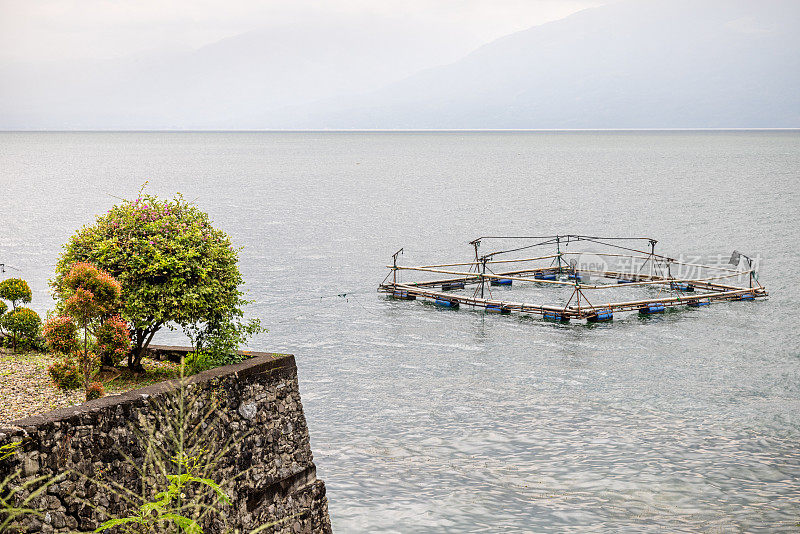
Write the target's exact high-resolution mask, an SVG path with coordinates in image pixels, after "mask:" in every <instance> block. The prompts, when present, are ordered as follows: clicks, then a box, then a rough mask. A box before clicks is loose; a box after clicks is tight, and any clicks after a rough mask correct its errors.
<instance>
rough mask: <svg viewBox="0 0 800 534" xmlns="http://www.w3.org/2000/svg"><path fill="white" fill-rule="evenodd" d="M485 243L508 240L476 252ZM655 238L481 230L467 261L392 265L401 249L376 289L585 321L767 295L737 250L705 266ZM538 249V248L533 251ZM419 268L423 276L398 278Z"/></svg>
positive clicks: (456, 305) (446, 304)
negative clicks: (665, 250)
mask: <svg viewBox="0 0 800 534" xmlns="http://www.w3.org/2000/svg"><path fill="white" fill-rule="evenodd" d="M487 242H488V243H506V244H510V245H511V246H510V247H508V248H503V249H501V250H495V251H492V252H489V253H485V254H481V251H480V248H481V245H485V243H487ZM657 243H658V241H656V240H655V239H652V238H649V237H595V236H586V235H575V234H567V235H554V236H538V237H507V236H488V237H480V238H478V239H474V240H473V241H470V245H471V247H472V249H473V250H472V251H471V254H470V255H471V256H473V254H472V253H474V256H473V259H471V260H470V261H465V262H449V263H439V264H434V265H421V266H406V265H399V264H398V261H397V260H398V257H399V256H400V255H401V254H402V253H403V249H400V250H398V251H397V252H396V253H394V254H393V255H392V258H393V262H392V264H391V265H388V266H387V267H388V268H389V269H390V271H389V274H388V275H387V276H386V278H385V279H384V280H383V282H382V283H381V284H380V285H379V286H378V291H379V292H382V293H386V294H387V295H388V296H389V297H392V298H396V299H401V300H424V301H430V302H433V303H434V304H435V305H437V306H440V307H443V308H451V309H460V308H462V307H472V308H475V309H483V310H484V311H486V312H489V313H500V314H510V313H512V312H516V313H523V314H534V315H541V316H542V318H543V319H545V320H548V321H556V322H568V321H570V320H586V321H587V322H590V323H594V322H605V321H611V320H613V318H614V314H615V313H622V312H638V313H639V314H640V315H643V316H648V315H655V314H660V313H663V312H664V311H666V310H667V309H670V308H673V309H674V308H677V307H690V308H699V307H702V306H708V305H710V304H711V303H712V302H718V301H733V300H735V301H742V300H756V299H757V298H763V297H766V296H767V290H766V288H765V287H764V286H763V285H761V283H760V282H759V281H758V278H757V276H756V271H755V269H754V267H753V261H752V260H751V259H750V258H749V257H748V256H745V255H744V254H741V253H739V252H737V251H734V253H733V255H732V256H731V259H730V260H729V261H728V263H726V264H719V265H707V264H701V263H696V262H693V261H683V260H679V259H675V258H672V257H669V256H664V255H661V254H656V250H655V249H656V244H657ZM537 250H538V251H542V253H541V255H538V256H534V255H533V254H534V252H535V251H537ZM420 273H425V274H426V275H427V276H429V277H430V278H428V279H425V280H403V278H404V277H405V278H408V277H411V276H412V275H416V276H417V277H422V275H421V274H420Z"/></svg>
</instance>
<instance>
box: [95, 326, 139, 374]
mask: <svg viewBox="0 0 800 534" xmlns="http://www.w3.org/2000/svg"><path fill="white" fill-rule="evenodd" d="M94 336H95V340H96V342H97V352H98V353H99V354H100V360H101V361H102V363H103V365H117V364H118V363H119V362H120V360H122V358H124V357H125V356H127V355H128V352H130V350H131V336H130V333H129V332H128V324H127V323H126V322H125V321H124V320H123V319H122V317H120V316H119V315H115V316H113V317H111V318H109V319H107V320H106V321H105V322H104V323H103V324H102V325H101V326H100V328H98V329H97V330H96V331H95V333H94Z"/></svg>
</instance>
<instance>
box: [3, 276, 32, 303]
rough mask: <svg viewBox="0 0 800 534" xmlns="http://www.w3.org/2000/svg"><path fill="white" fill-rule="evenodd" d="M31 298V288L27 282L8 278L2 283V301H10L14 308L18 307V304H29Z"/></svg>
mask: <svg viewBox="0 0 800 534" xmlns="http://www.w3.org/2000/svg"><path fill="white" fill-rule="evenodd" d="M31 298H32V293H31V288H30V286H29V285H28V282H26V281H25V280H22V279H20V278H8V279H7V280H3V281H2V282H0V299H3V300H8V301H10V302H11V307H12V308H16V307H17V302H20V303H22V304H28V303H29V302H30V301H31Z"/></svg>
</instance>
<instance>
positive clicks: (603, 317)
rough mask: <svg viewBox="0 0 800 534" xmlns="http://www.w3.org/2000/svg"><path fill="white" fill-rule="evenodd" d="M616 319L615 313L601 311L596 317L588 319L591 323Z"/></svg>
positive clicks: (592, 316) (591, 316)
mask: <svg viewBox="0 0 800 534" xmlns="http://www.w3.org/2000/svg"><path fill="white" fill-rule="evenodd" d="M613 319H614V313H613V312H612V311H611V310H600V311H598V312H597V313H595V314H594V315H590V316H589V317H587V318H586V320H587V321H589V322H590V323H603V322H606V321H611V320H613Z"/></svg>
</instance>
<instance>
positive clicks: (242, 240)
mask: <svg viewBox="0 0 800 534" xmlns="http://www.w3.org/2000/svg"><path fill="white" fill-rule="evenodd" d="M799 178H800V134H799V133H796V132H728V133H725V132H714V133H680V132H662V133H658V132H653V133H431V134H428V133H397V134H395V133H392V134H389V133H363V134H360V133H353V134H350V133H324V134H323V133H289V134H268V133H253V134H250V133H216V134H215V133H210V134H200V133H185V134H183V133H181V134H163V133H135V134H115V133H86V134H62V133H53V134H0V184H2V197H0V208H2V209H0V262H1V263H6V264H8V265H11V266H14V267H16V268H17V269H19V270H20V272H17V271H9V272H8V273H6V275H4V276H8V275H9V274H13V275H21V276H23V277H24V278H26V279H28V280H29V281H30V282H31V285H32V286H33V288H34V290H35V296H34V304H33V306H34V308H35V309H37V310H38V311H40V312H42V313H44V312H45V311H46V310H47V309H48V308H50V307H51V304H52V300H51V299H50V297H49V294H48V290H47V283H46V281H47V279H48V278H50V277H51V276H52V271H53V265H54V264H55V261H56V258H57V255H58V251H59V247H60V245H61V244H62V243H63V242H64V241H65V240H66V239H67V237H68V236H69V235H70V234H71V233H73V232H74V231H75V230H76V229H77V228H79V227H80V226H81V225H83V224H86V223H89V222H91V221H92V220H93V217H94V215H95V214H98V213H101V212H104V211H105V210H107V209H108V208H109V207H110V206H111V205H113V204H114V203H116V202H117V199H116V198H115V197H125V198H133V197H135V195H136V194H137V191H138V190H139V188H140V186H141V184H143V183H144V182H145V181H149V185H148V188H147V191H149V192H152V193H156V194H159V195H172V194H173V193H175V192H178V191H179V192H182V193H183V194H184V195H185V196H186V198H188V199H190V200H194V201H195V202H196V203H197V205H198V206H200V207H201V208H202V209H204V210H206V211H208V212H209V213H210V214H211V216H212V218H213V219H214V221H215V223H216V224H217V225H218V226H219V227H221V228H223V229H224V230H226V231H227V232H229V233H230V234H231V235H232V237H233V239H234V241H235V242H236V243H238V244H241V245H243V246H244V249H243V251H242V253H241V266H242V270H243V272H244V276H245V279H246V280H247V289H248V290H249V295H250V298H252V299H254V300H256V304H254V305H252V306H251V308H250V310H249V312H250V313H251V314H253V315H257V316H259V317H261V318H262V319H263V320H264V322H265V323H266V325H267V326H268V327H269V329H270V332H269V333H268V334H266V335H264V336H263V337H261V338H259V339H257V340H255V341H254V342H253V343H252V346H253V348H257V349H264V350H274V351H283V352H291V353H294V354H296V355H297V362H298V366H299V371H300V386H301V393H302V396H303V401H304V406H305V410H306V416H307V418H308V423H309V427H310V430H311V440H312V447H313V449H314V452H315V458H316V462H317V465H318V470H319V476H320V477H321V478H323V479H324V480H325V481H326V482H327V485H328V497H329V500H330V512H331V517H332V520H333V525H334V529H335V530H336V531H337V532H342V533H346V532H403V533H407V532H411V533H415V532H545V531H551V532H612V531H613V532H643V531H654V532H655V531H669V532H697V531H706V532H756V531H761V532H781V531H785V532H794V531H796V530H797V527H796V524H797V522H798V521H800V449H799V448H798V440H799V439H800V337H799V336H798V329H797V324H796V321H797V303H798V300H800V294H799V292H798V289H797V286H796V285H795V284H797V282H798V277H797V274H798V265H800V253H798V249H797V247H798V244H800V239H798V237H800V228H799V227H800V207H799V206H800V193H798V185H799V184H798V182H799V181H800V180H799ZM520 233H522V234H532V235H547V234H552V233H591V234H608V235H629V234H636V235H648V236H653V237H655V238H657V239H659V241H660V242H659V245H658V247H659V250H661V251H662V252H663V253H665V254H670V255H678V254H680V253H687V254H699V255H703V256H704V257H707V258H714V257H718V256H719V255H722V256H724V257H728V256H729V255H730V252H731V250H732V249H734V248H736V249H738V250H741V251H742V252H745V253H748V254H750V255H753V256H759V257H760V258H761V263H760V273H759V277H760V279H761V281H762V282H764V283H765V285H767V287H768V289H769V290H770V293H771V296H770V298H769V299H768V300H766V301H759V302H755V303H728V304H716V305H714V306H711V307H709V308H707V309H701V310H692V311H681V312H674V313H668V314H665V315H664V316H661V317H658V318H654V319H650V320H643V319H639V318H638V317H637V316H636V315H627V316H620V317H618V318H617V319H615V321H614V323H613V324H611V325H603V326H600V327H587V326H586V325H583V324H570V325H568V326H560V325H553V324H546V323H544V322H542V321H541V320H539V319H536V318H526V317H518V316H502V317H499V316H485V315H484V314H482V313H477V312H472V311H468V310H462V311H459V312H452V311H449V312H448V311H442V310H438V309H434V308H432V307H431V306H428V305H425V304H422V303H419V302H415V303H409V302H394V301H389V300H386V299H385V298H383V297H382V296H379V295H378V294H377V293H375V287H376V286H377V284H378V282H380V281H381V280H382V279H383V277H384V276H385V274H386V270H385V268H384V266H385V265H386V264H387V262H388V261H389V259H390V255H391V254H392V253H393V252H394V251H395V250H397V249H399V248H400V247H405V255H404V256H403V257H402V258H401V259H402V261H404V262H406V263H420V264H421V263H426V262H438V261H440V260H452V259H459V260H460V259H464V260H468V259H469V258H470V255H471V249H470V248H469V245H468V244H467V243H468V241H470V240H471V239H473V238H474V237H477V236H479V235H485V234H493V235H509V234H510V235H516V234H520ZM512 291H516V288H515V289H514V290H512ZM341 293H348V295H347V297H344V298H342V297H337V296H336V295H337V294H341ZM161 340H162V341H165V340H166V341H169V340H171V338H170V337H169V336H168V335H165V336H162V338H161Z"/></svg>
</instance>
